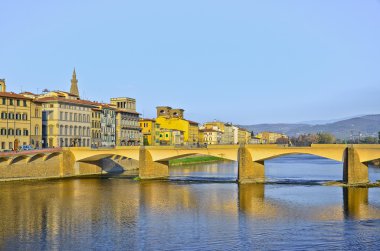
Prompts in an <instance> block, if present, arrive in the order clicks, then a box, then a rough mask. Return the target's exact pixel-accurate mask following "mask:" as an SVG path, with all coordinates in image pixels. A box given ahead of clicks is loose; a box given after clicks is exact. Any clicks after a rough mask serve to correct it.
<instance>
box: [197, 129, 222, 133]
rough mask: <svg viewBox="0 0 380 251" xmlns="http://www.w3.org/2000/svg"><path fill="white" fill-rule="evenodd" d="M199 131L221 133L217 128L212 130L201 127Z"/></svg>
mask: <svg viewBox="0 0 380 251" xmlns="http://www.w3.org/2000/svg"><path fill="white" fill-rule="evenodd" d="M199 131H200V132H220V133H221V131H218V130H214V129H201V130H199Z"/></svg>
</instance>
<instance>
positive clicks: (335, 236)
mask: <svg viewBox="0 0 380 251" xmlns="http://www.w3.org/2000/svg"><path fill="white" fill-rule="evenodd" d="M170 171H171V178H170V180H168V181H150V182H138V181H133V180H131V179H130V178H128V177H124V176H120V177H118V176H113V177H109V178H88V179H68V180H57V181H34V182H12V183H2V184H0V215H1V218H0V223H1V224H0V249H1V250H20V249H21V250H89V249H94V250H306V249H309V250H331V249H334V250H343V249H347V250H377V249H378V247H379V243H380V235H379V230H380V188H370V189H366V188H356V189H353V188H350V189H343V188H341V187H328V186H321V185H318V184H319V183H320V182H322V181H325V180H341V179H342V167H341V164H340V163H336V162H332V161H328V160H324V159H319V158H314V157H306V156H297V157H284V158H281V159H276V160H272V161H269V162H266V173H267V176H268V178H269V179H270V180H271V181H272V183H271V184H267V185H255V184H252V185H238V184H236V183H235V182H234V180H235V179H236V175H237V169H236V164H235V163H220V164H205V165H196V166H187V167H173V168H171V169H170ZM370 176H371V179H372V180H380V172H379V169H375V168H372V167H371V168H370ZM290 181H294V183H295V184H289V183H290ZM310 181H312V182H310Z"/></svg>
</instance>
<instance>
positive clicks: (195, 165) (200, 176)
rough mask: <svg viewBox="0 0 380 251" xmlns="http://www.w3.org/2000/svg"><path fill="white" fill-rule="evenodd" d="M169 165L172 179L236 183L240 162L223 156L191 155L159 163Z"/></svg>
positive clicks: (175, 157)
mask: <svg viewBox="0 0 380 251" xmlns="http://www.w3.org/2000/svg"><path fill="white" fill-rule="evenodd" d="M157 162H158V163H160V164H165V165H168V167H169V176H170V179H174V180H176V179H179V180H192V179H195V180H204V181H207V180H210V181H215V180H221V181H236V177H237V168H238V162H237V161H234V160H229V159H227V158H226V157H225V156H224V155H223V154H215V155H208V154H202V153H189V154H181V155H177V156H173V157H170V158H167V159H164V160H160V161H157Z"/></svg>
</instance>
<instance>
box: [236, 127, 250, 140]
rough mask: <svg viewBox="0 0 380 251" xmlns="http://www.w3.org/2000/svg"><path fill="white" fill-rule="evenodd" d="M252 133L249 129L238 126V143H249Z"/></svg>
mask: <svg viewBox="0 0 380 251" xmlns="http://www.w3.org/2000/svg"><path fill="white" fill-rule="evenodd" d="M251 137H252V134H251V132H250V131H248V130H246V129H244V128H239V130H238V142H239V144H249V142H250V141H251Z"/></svg>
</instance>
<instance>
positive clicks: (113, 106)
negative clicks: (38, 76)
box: [0, 69, 141, 150]
mask: <svg viewBox="0 0 380 251" xmlns="http://www.w3.org/2000/svg"><path fill="white" fill-rule="evenodd" d="M0 98H1V101H0V112H1V119H0V147H1V149H2V150H6V149H18V147H19V146H21V145H32V146H33V147H35V148H42V147H58V146H60V147H71V146H86V147H90V146H96V147H100V146H102V147H113V146H116V145H139V144H140V135H141V133H140V127H139V113H138V112H136V100H135V99H132V98H111V100H110V103H109V104H105V103H99V102H95V101H90V100H82V99H81V98H80V95H79V90H78V80H77V78H76V73H75V69H74V72H73V75H72V79H71V88H70V92H65V91H45V92H43V93H42V94H34V93H31V92H22V93H19V94H16V93H13V92H7V91H6V83H5V80H4V79H0Z"/></svg>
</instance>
